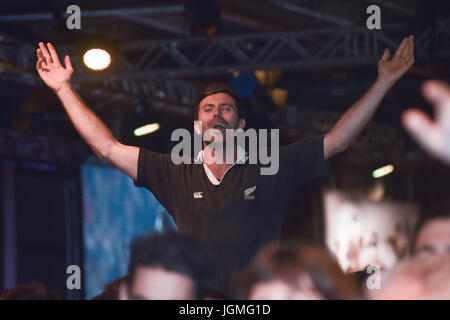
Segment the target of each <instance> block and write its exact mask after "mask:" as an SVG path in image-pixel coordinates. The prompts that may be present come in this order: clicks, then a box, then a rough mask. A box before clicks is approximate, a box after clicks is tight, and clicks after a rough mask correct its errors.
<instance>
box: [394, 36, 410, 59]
mask: <svg viewBox="0 0 450 320" xmlns="http://www.w3.org/2000/svg"><path fill="white" fill-rule="evenodd" d="M407 44H408V38H403V40H402V42H401V43H400V45H399V46H398V48H397V51H395V55H396V56H399V57H400V56H402V54H403V50H405V47H406V45H407Z"/></svg>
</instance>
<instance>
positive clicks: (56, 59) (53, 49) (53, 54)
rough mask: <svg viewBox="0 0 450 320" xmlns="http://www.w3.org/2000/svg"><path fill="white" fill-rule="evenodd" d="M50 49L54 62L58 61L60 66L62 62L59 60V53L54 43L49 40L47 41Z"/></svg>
mask: <svg viewBox="0 0 450 320" xmlns="http://www.w3.org/2000/svg"><path fill="white" fill-rule="evenodd" d="M47 47H48V50H49V51H50V57H51V58H52V60H53V62H54V63H56V64H57V65H58V66H60V65H61V62H60V61H59V58H58V54H57V53H56V50H55V48H54V47H53V45H52V44H51V43H50V42H49V43H47Z"/></svg>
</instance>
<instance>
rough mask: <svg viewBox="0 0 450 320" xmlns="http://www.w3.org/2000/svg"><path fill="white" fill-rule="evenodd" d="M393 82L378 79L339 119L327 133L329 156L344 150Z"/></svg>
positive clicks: (370, 116)
mask: <svg viewBox="0 0 450 320" xmlns="http://www.w3.org/2000/svg"><path fill="white" fill-rule="evenodd" d="M392 85H393V83H389V82H387V81H383V80H381V79H377V80H376V81H375V83H374V84H373V85H372V86H371V87H370V88H369V90H368V91H367V92H366V93H365V94H364V95H363V96H362V97H361V99H359V100H358V101H357V102H356V103H355V104H354V105H353V106H352V107H351V108H350V109H349V110H348V111H347V112H345V114H344V115H343V116H342V117H341V118H340V119H339V121H338V122H337V123H336V125H335V126H334V127H333V129H332V130H331V131H330V132H329V133H328V134H327V135H326V144H327V145H326V146H325V150H327V149H328V150H327V151H328V155H327V156H328V157H330V156H332V155H334V154H336V153H338V152H341V151H344V150H345V149H346V148H347V147H348V146H349V145H350V144H351V143H352V142H353V141H354V140H355V139H356V138H357V137H358V136H359V134H360V133H361V131H362V130H363V129H364V127H365V126H366V125H367V123H368V122H369V121H370V119H371V118H372V117H373V115H374V113H375V111H376V110H377V108H378V106H379V104H380V103H381V101H382V100H383V98H384V96H385V95H386V93H387V92H388V91H389V89H390V88H391V87H392Z"/></svg>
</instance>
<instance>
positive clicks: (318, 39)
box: [80, 20, 450, 82]
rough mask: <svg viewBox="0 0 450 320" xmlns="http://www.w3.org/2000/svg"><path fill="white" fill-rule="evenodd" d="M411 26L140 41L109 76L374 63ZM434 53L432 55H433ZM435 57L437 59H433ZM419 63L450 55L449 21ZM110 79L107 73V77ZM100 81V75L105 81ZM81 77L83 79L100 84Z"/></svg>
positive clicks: (420, 46) (433, 33) (429, 40)
mask: <svg viewBox="0 0 450 320" xmlns="http://www.w3.org/2000/svg"><path fill="white" fill-rule="evenodd" d="M406 32H407V26H406V25H405V24H396V25H389V26H384V27H383V29H382V31H376V30H368V29H367V28H361V27H337V28H333V29H320V30H305V31H292V32H276V33H259V34H250V35H238V36H227V37H211V38H193V39H180V40H167V41H140V42H135V43H127V44H124V45H122V46H121V52H122V54H121V55H119V57H118V59H117V60H118V62H117V65H116V68H115V70H114V71H112V74H108V75H107V77H108V78H120V79H130V78H132V79H139V78H142V77H143V78H145V77H149V76H156V75H157V76H165V77H174V76H183V75H184V76H192V75H199V74H223V73H231V72H233V71H245V70H253V69H269V68H280V69H305V68H308V69H313V68H323V67H338V66H348V65H362V64H372V63H374V62H376V61H377V60H378V59H379V58H380V56H381V53H382V50H383V49H384V48H385V47H387V48H390V49H391V50H395V49H396V47H397V46H398V44H399V43H400V40H401V38H402V37H404V36H406V35H407V34H406ZM431 50H432V51H431ZM430 52H432V53H433V57H431V56H430ZM416 57H417V58H418V59H430V58H440V57H442V58H445V57H450V20H440V21H438V22H437V24H436V27H435V28H434V29H432V28H429V29H426V30H423V32H421V33H420V34H419V35H416ZM105 76H106V75H105ZM100 78H101V77H100ZM97 80H98V78H97V77H81V78H80V81H82V82H89V81H97Z"/></svg>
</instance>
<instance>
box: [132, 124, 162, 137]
mask: <svg viewBox="0 0 450 320" xmlns="http://www.w3.org/2000/svg"><path fill="white" fill-rule="evenodd" d="M159 127H160V126H159V123H150V124H147V125H145V126H142V127H139V128H137V129H136V130H134V135H135V136H136V137H140V136H144V135H146V134H150V133H153V132H155V131H157V130H158V129H159Z"/></svg>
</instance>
